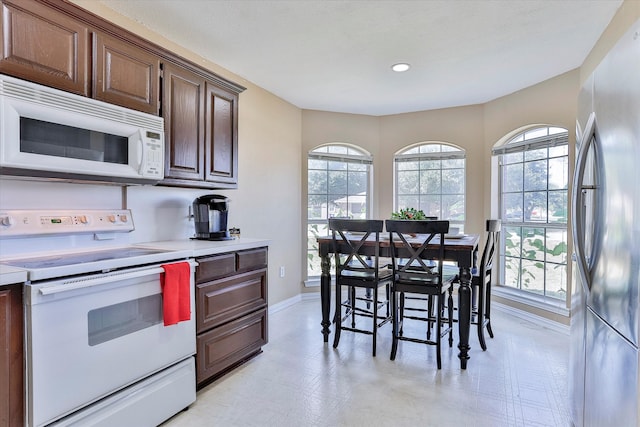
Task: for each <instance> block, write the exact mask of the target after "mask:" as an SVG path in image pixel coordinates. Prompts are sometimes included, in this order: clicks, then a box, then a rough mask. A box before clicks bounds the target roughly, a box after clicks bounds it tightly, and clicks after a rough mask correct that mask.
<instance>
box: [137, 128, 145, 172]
mask: <svg viewBox="0 0 640 427" xmlns="http://www.w3.org/2000/svg"><path fill="white" fill-rule="evenodd" d="M137 136H138V150H137V151H138V172H140V173H142V168H143V167H144V164H145V161H146V160H147V152H146V150H145V149H144V139H143V138H144V137H143V135H142V129H140V130H138V135H137Z"/></svg>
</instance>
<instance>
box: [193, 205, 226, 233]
mask: <svg viewBox="0 0 640 427" xmlns="http://www.w3.org/2000/svg"><path fill="white" fill-rule="evenodd" d="M228 213H229V199H227V198H226V197H225V196H219V195H217V194H208V195H206V196H201V197H198V198H197V199H195V200H194V201H193V217H194V220H195V223H196V236H195V239H198V240H231V239H232V237H230V236H229V230H228V229H227V215H228Z"/></svg>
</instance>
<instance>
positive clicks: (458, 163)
mask: <svg viewBox="0 0 640 427" xmlns="http://www.w3.org/2000/svg"><path fill="white" fill-rule="evenodd" d="M442 169H464V159H446V160H443V161H442Z"/></svg>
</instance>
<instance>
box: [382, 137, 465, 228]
mask: <svg viewBox="0 0 640 427" xmlns="http://www.w3.org/2000/svg"><path fill="white" fill-rule="evenodd" d="M394 176H395V200H394V204H395V209H396V210H400V209H405V208H415V209H420V210H422V211H423V212H424V213H425V214H426V215H427V216H436V217H438V219H448V220H449V221H451V223H452V224H457V225H459V226H460V227H462V226H464V219H465V202H464V199H465V152H464V151H463V150H461V149H459V148H457V147H454V146H452V145H449V144H445V143H440V142H429V143H421V144H419V145H415V146H413V147H410V148H408V149H406V150H403V151H400V152H399V153H397V154H396V155H395V157H394Z"/></svg>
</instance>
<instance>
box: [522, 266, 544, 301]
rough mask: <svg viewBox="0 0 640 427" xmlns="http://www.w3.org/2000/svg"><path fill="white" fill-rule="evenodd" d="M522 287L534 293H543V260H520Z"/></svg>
mask: <svg viewBox="0 0 640 427" xmlns="http://www.w3.org/2000/svg"><path fill="white" fill-rule="evenodd" d="M520 274H521V285H522V289H525V290H527V291H529V292H533V293H536V294H541V295H543V294H544V262H540V261H529V260H525V259H523V260H522V271H521V273H520Z"/></svg>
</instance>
